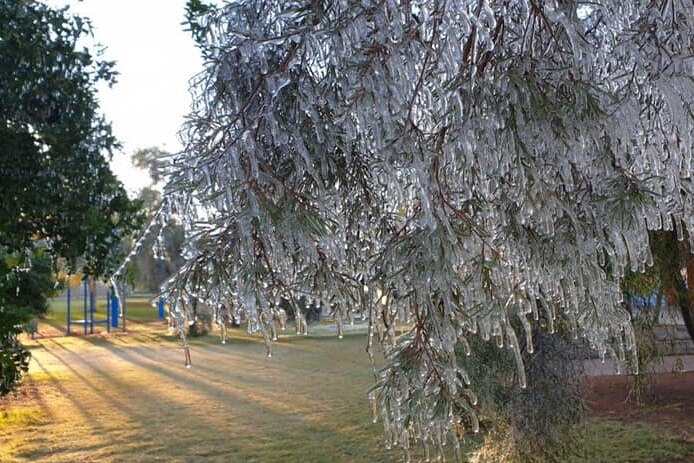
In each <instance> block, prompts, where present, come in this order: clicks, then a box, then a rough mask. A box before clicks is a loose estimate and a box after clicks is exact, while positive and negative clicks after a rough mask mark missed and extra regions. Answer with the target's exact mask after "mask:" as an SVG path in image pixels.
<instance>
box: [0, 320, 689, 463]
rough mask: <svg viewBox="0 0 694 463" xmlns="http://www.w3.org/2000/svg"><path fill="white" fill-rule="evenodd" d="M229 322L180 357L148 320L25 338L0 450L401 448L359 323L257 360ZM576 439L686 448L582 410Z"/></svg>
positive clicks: (639, 447)
mask: <svg viewBox="0 0 694 463" xmlns="http://www.w3.org/2000/svg"><path fill="white" fill-rule="evenodd" d="M230 333H231V339H230V342H229V343H228V344H226V345H221V344H219V341H218V337H216V336H208V337H203V338H196V339H192V340H191V351H192V358H193V368H191V369H186V368H184V366H183V354H182V351H181V348H180V344H179V343H178V342H177V341H176V340H175V338H174V337H172V336H171V335H170V333H167V331H166V329H165V327H162V326H157V325H152V326H151V328H148V331H138V332H136V333H134V334H131V335H128V336H110V337H60V338H49V339H37V340H36V341H33V342H31V343H30V344H29V347H30V349H31V351H32V356H33V359H32V363H31V367H30V375H29V379H28V386H29V387H28V388H27V390H28V391H29V392H28V393H27V396H26V397H23V398H22V397H19V398H18V399H13V400H11V401H10V402H8V403H6V404H4V405H3V402H2V401H0V462H12V463H15V462H29V461H32V462H33V461H41V462H48V463H54V462H74V461H99V462H124V463H130V462H142V461H162V462H164V461H166V462H218V461H219V462H283V463H284V462H286V463H299V462H301V463H304V462H310V463H322V462H325V463H339V462H347V463H360V462H362V463H372V462H385V463H388V462H400V461H401V460H402V458H401V457H402V454H401V453H400V452H399V451H397V450H391V451H387V450H385V448H384V446H383V437H382V436H383V431H382V427H381V424H380V423H379V424H372V423H371V416H370V411H369V407H368V404H367V400H366V396H365V391H366V390H367V389H368V387H369V386H371V384H372V382H373V375H372V374H371V372H370V367H369V363H368V360H367V357H366V354H365V353H364V348H365V342H366V340H365V337H364V335H363V334H350V335H347V336H345V338H344V339H342V340H337V339H335V338H334V337H327V336H324V335H320V336H314V335H311V336H308V337H297V336H284V337H282V338H281V339H280V342H278V343H276V344H275V350H274V355H273V357H272V358H271V359H268V358H266V356H265V351H264V348H263V345H262V340H261V339H260V337H259V336H254V337H250V336H247V335H246V334H245V333H244V332H243V331H242V330H230ZM3 413H4V415H3ZM3 416H4V418H2V417H3ZM583 439H584V441H583V442H581V444H580V446H581V448H582V449H583V450H582V452H581V453H583V454H584V455H583V457H582V458H578V457H576V458H574V459H573V460H570V462H571V463H579V462H603V461H604V462H607V461H610V462H645V463H648V462H650V463H654V462H659V463H662V462H665V461H668V462H675V461H681V462H685V461H689V460H688V459H687V455H688V454H687V451H688V450H689V449H688V448H687V447H686V446H684V445H683V444H681V443H679V442H677V441H676V440H674V439H673V438H672V437H671V436H669V435H667V434H665V433H662V432H655V431H649V430H648V429H646V428H645V427H642V426H638V425H636V426H634V425H622V424H618V423H615V422H611V421H602V420H591V421H589V423H588V424H587V427H586V431H585V432H584V437H583ZM476 441H477V442H480V441H481V439H476ZM468 445H471V444H470V443H469V444H468ZM466 451H467V452H471V451H472V449H471V448H470V447H469V446H468V448H467V449H466ZM414 461H418V460H417V458H415V459H414ZM449 461H451V460H450V459H449Z"/></svg>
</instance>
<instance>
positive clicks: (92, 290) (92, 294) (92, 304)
mask: <svg viewBox="0 0 694 463" xmlns="http://www.w3.org/2000/svg"><path fill="white" fill-rule="evenodd" d="M91 283H92V284H90V285H89V332H90V333H91V334H94V312H95V311H96V284H95V282H94V280H92V281H91Z"/></svg>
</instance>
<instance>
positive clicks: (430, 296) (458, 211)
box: [156, 0, 694, 458]
mask: <svg viewBox="0 0 694 463" xmlns="http://www.w3.org/2000/svg"><path fill="white" fill-rule="evenodd" d="M188 16H189V18H190V20H191V23H190V29H191V31H192V33H193V35H194V37H195V38H196V39H197V40H198V44H199V46H200V49H201V51H202V53H203V55H204V57H205V59H206V62H207V63H208V65H207V68H206V72H205V73H204V75H202V76H201V77H200V78H199V79H198V81H197V82H196V83H195V85H194V88H193V89H194V106H193V111H192V113H191V114H190V116H189V118H188V123H187V124H186V128H185V132H184V133H185V136H186V147H185V150H184V151H183V153H181V155H179V156H176V157H175V158H174V159H173V162H172V175H171V177H170V180H169V182H168V183H167V185H166V186H165V188H164V194H165V200H164V206H165V207H164V208H163V209H162V211H161V215H162V216H163V217H166V216H167V215H176V216H178V217H181V218H182V220H183V223H184V225H185V226H186V227H188V236H190V239H189V242H188V244H187V250H186V258H187V261H186V264H185V265H183V267H182V268H181V270H180V272H179V274H178V277H177V278H176V279H175V280H174V281H172V282H171V284H170V285H169V287H168V291H169V292H170V293H171V300H176V301H178V300H181V297H182V295H184V294H186V293H189V292H190V291H191V290H192V288H195V291H196V292H200V293H203V294H205V295H206V296H207V297H213V298H215V297H216V298H222V297H225V298H226V297H230V296H229V295H233V297H234V298H235V299H237V300H236V301H235V302H237V303H238V304H239V305H241V306H242V307H244V309H245V310H246V312H247V314H248V316H249V317H251V318H253V317H256V318H257V317H259V314H264V315H265V317H267V316H269V314H270V311H271V308H272V306H273V305H274V304H276V303H277V301H278V300H279V299H280V298H281V297H287V298H289V299H290V300H296V299H297V298H298V296H300V295H303V296H307V297H308V298H309V299H321V300H323V301H329V302H330V303H337V304H343V305H346V306H356V307H358V308H360V309H361V310H363V311H365V312H366V313H368V314H369V317H370V320H371V321H372V325H371V326H372V329H376V327H378V326H383V325H384V324H386V325H387V324H388V323H389V322H391V321H392V319H393V317H394V316H396V315H397V314H410V316H411V317H412V318H411V319H412V328H411V329H410V330H409V331H408V332H406V333H405V334H403V335H401V336H398V337H397V338H395V337H394V335H393V334H392V332H390V331H388V330H387V331H386V334H385V335H383V336H379V337H378V338H380V339H382V340H383V343H382V345H383V348H384V349H385V351H386V357H385V358H386V363H385V365H384V366H383V367H382V368H374V372H375V376H376V385H375V387H374V389H373V391H372V395H371V396H372V398H373V400H374V402H375V404H376V409H377V410H378V411H379V416H380V417H381V418H382V420H383V423H384V428H385V430H386V435H387V439H388V440H389V441H391V442H393V443H398V444H399V445H400V447H401V448H402V449H403V450H404V451H405V453H406V454H408V448H409V445H410V443H411V441H412V440H419V441H421V442H422V443H424V444H425V445H431V444H432V443H433V444H435V445H437V446H440V445H442V443H443V441H444V440H446V439H450V440H452V441H453V443H454V445H453V447H454V448H456V449H457V448H459V447H458V439H459V438H460V435H461V433H462V430H463V429H464V428H465V426H464V425H465V424H467V425H468V429H472V430H476V429H477V420H476V418H475V413H474V409H473V403H474V401H471V399H470V397H471V395H470V394H469V393H468V391H469V389H470V388H474V382H473V381H474V378H471V377H470V375H469V374H468V373H467V372H466V371H465V369H464V368H462V367H461V366H460V364H459V362H458V361H457V351H456V349H457V348H460V347H462V350H463V351H466V349H465V346H467V345H468V344H469V341H468V338H469V337H471V336H479V337H480V338H482V339H483V340H493V341H494V342H496V343H497V345H499V346H505V347H507V348H508V349H509V350H510V351H511V352H512V356H513V358H514V362H515V364H516V367H517V378H518V382H519V384H520V385H521V386H525V384H526V380H525V369H524V366H523V361H522V353H521V349H522V346H525V349H526V350H527V351H528V352H532V351H533V339H532V331H533V329H532V325H533V320H538V319H539V318H540V313H544V314H545V317H546V320H547V323H548V330H549V331H553V323H554V320H555V317H556V316H557V314H558V313H561V314H562V315H563V316H565V317H566V319H567V320H568V324H569V326H570V327H571V330H572V331H573V333H575V335H577V336H585V338H586V339H587V340H588V342H590V343H591V345H592V346H593V347H594V348H595V349H597V350H598V352H599V353H600V355H609V354H612V355H614V356H615V357H617V358H618V359H620V360H624V359H625V357H626V356H627V355H633V353H634V352H635V348H634V336H633V330H632V326H631V324H630V317H629V313H628V311H626V310H625V309H624V307H623V306H622V294H621V287H620V283H621V280H622V278H623V276H624V273H625V271H626V270H627V269H631V270H633V271H639V270H642V269H644V268H645V267H646V266H650V265H651V264H652V261H653V256H652V253H651V250H650V246H649V235H648V231H649V230H659V229H663V228H664V229H675V230H678V233H679V234H683V231H684V230H692V228H693V226H694V222H693V221H694V214H693V212H694V210H693V208H694V204H693V203H692V201H691V197H692V193H693V191H692V183H691V178H692V176H691V173H692V172H691V167H692V161H693V159H692V147H694V140H693V138H692V137H693V136H694V130H692V129H694V124H693V123H694V119H693V117H692V114H694V112H692V108H693V107H694V79H692V76H693V74H694V71H693V69H692V67H693V65H694V63H693V62H692V58H691V56H692V52H694V42H693V41H692V40H691V38H692V37H693V36H694V34H693V33H694V30H693V29H694V24H693V21H694V7H693V6H692V4H691V2H689V1H687V0H667V1H666V0H649V1H638V2H622V1H617V0H603V1H599V2H594V1H590V2H588V1H585V2H584V1H578V0H576V1H572V0H568V1H560V2H537V1H532V0H510V1H509V0H498V1H497V0H464V1H446V0H423V1H420V2H410V1H408V0H402V1H397V0H396V1H389V2H369V1H365V2H342V1H330V0H325V1H314V0H311V1H309V0H294V1H286V0H283V1H257V0H239V1H236V2H233V3H229V4H225V5H224V6H222V7H218V8H214V7H211V6H209V5H205V4H203V3H201V2H199V1H191V2H189V4H188ZM156 220H157V221H159V222H161V221H162V220H163V219H161V218H157V219H156ZM690 236H691V235H690ZM200 285H202V286H203V287H202V288H200V289H198V286H200ZM374 338H376V337H374ZM378 338H377V339H378ZM368 339H369V340H371V339H373V338H372V337H371V336H369V337H368ZM371 348H372V346H371V344H369V350H370V349H371ZM471 355H474V353H472V354H471ZM458 457H459V458H462V457H461V456H460V455H458Z"/></svg>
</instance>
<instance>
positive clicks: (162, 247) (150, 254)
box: [128, 147, 185, 292]
mask: <svg viewBox="0 0 694 463" xmlns="http://www.w3.org/2000/svg"><path fill="white" fill-rule="evenodd" d="M170 157H171V154H170V153H168V152H167V151H165V150H163V149H161V148H158V147H150V148H144V149H139V150H137V151H135V152H134V153H133V154H132V155H131V157H130V158H131V161H132V163H133V165H135V166H137V167H139V168H140V169H143V170H146V171H147V172H148V173H149V176H150V178H151V179H152V185H150V186H146V187H144V188H142V189H141V190H140V192H139V194H138V199H139V200H140V201H141V202H142V205H143V209H144V211H145V214H146V215H147V218H148V219H152V217H153V216H155V215H156V214H157V211H158V209H159V208H160V206H161V203H162V195H161V192H160V190H159V189H158V188H159V187H160V184H161V182H162V181H164V180H165V179H166V176H167V172H166V165H167V162H168V161H167V160H168V159H169V158H170ZM184 240H185V233H184V230H183V227H182V225H181V224H180V222H179V221H177V220H176V219H174V218H171V219H170V220H168V221H167V222H166V223H165V224H163V226H162V227H160V228H158V234H157V236H148V237H147V238H146V239H145V240H144V241H143V242H142V243H140V246H139V250H138V251H137V252H136V253H135V255H134V256H133V257H134V264H133V265H131V266H129V267H128V272H131V273H132V272H134V273H136V274H137V275H138V278H137V279H134V281H136V282H137V283H138V285H140V287H141V288H142V289H146V290H148V291H151V292H158V291H159V290H160V287H161V285H162V283H163V281H164V280H165V279H168V278H169V277H170V276H171V275H173V274H175V273H176V271H177V270H178V268H179V267H180V266H181V265H182V263H183V257H182V255H181V252H182V249H183V246H184ZM128 250H130V249H128Z"/></svg>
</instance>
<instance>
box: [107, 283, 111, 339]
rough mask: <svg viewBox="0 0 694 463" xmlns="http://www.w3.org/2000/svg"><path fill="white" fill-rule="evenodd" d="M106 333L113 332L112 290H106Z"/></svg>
mask: <svg viewBox="0 0 694 463" xmlns="http://www.w3.org/2000/svg"><path fill="white" fill-rule="evenodd" d="M106 332H107V333H110V332H111V290H110V289H107V290H106Z"/></svg>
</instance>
